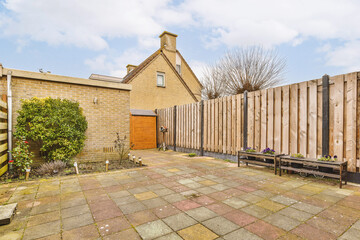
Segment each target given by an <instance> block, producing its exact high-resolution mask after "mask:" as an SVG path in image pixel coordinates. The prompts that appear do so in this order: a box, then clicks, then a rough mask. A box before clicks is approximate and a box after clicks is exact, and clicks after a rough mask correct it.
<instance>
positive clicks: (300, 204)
mask: <svg viewBox="0 0 360 240" xmlns="http://www.w3.org/2000/svg"><path fill="white" fill-rule="evenodd" d="M292 207H293V208H296V209H298V210H301V211H304V212H308V213H311V214H318V213H320V212H321V211H322V210H323V208H321V207H317V206H314V205H310V204H307V203H303V202H298V203H296V204H294V205H292Z"/></svg>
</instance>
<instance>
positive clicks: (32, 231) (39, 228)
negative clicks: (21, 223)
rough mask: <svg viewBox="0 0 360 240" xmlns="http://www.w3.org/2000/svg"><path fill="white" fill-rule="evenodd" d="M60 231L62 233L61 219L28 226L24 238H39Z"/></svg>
mask: <svg viewBox="0 0 360 240" xmlns="http://www.w3.org/2000/svg"><path fill="white" fill-rule="evenodd" d="M58 233H60V220H57V221H53V222H48V223H44V224H40V225H36V226H32V227H28V228H26V229H25V233H24V237H23V239H24V240H30V239H37V238H41V237H46V236H50V235H54V234H58Z"/></svg>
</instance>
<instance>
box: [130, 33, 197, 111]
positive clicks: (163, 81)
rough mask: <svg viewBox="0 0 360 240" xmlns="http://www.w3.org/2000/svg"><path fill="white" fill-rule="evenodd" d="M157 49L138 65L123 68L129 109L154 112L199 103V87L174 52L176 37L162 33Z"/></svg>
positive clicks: (176, 51)
mask: <svg viewBox="0 0 360 240" xmlns="http://www.w3.org/2000/svg"><path fill="white" fill-rule="evenodd" d="M159 38H160V48H159V49H158V50H156V51H155V52H154V53H153V54H152V55H151V56H149V57H148V58H147V59H145V60H144V61H143V62H142V63H140V65H138V66H135V65H131V64H129V65H127V67H126V68H127V75H126V76H125V77H124V79H123V83H128V84H131V85H132V91H131V93H130V108H131V109H145V110H154V109H159V108H166V107H172V106H174V105H182V104H187V103H193V102H198V101H200V100H201V89H202V85H201V83H200V81H199V80H198V79H197V77H196V76H195V74H194V72H193V71H192V70H191V68H190V66H189V65H188V64H187V62H186V61H185V59H184V58H183V56H182V55H181V54H180V52H179V51H178V50H177V49H176V38H177V35H176V34H173V33H169V32H166V31H165V32H163V33H162V34H161V35H160V36H159Z"/></svg>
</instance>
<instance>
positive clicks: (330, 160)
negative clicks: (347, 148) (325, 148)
mask: <svg viewBox="0 0 360 240" xmlns="http://www.w3.org/2000/svg"><path fill="white" fill-rule="evenodd" d="M318 160H319V161H325V162H335V161H337V156H336V155H335V156H334V158H332V157H331V156H330V155H325V156H322V157H321V158H318Z"/></svg>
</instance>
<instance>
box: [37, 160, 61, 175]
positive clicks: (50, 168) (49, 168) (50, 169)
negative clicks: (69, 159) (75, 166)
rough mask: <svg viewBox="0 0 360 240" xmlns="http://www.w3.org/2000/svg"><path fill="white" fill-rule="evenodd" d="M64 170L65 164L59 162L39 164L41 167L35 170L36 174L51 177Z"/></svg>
mask: <svg viewBox="0 0 360 240" xmlns="http://www.w3.org/2000/svg"><path fill="white" fill-rule="evenodd" d="M64 168H66V163H64V162H63V161H60V160H56V161H53V162H48V163H43V164H41V166H40V167H39V168H38V169H36V172H37V173H38V174H39V175H53V174H57V173H59V172H61V171H62V170H63V169H64Z"/></svg>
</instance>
